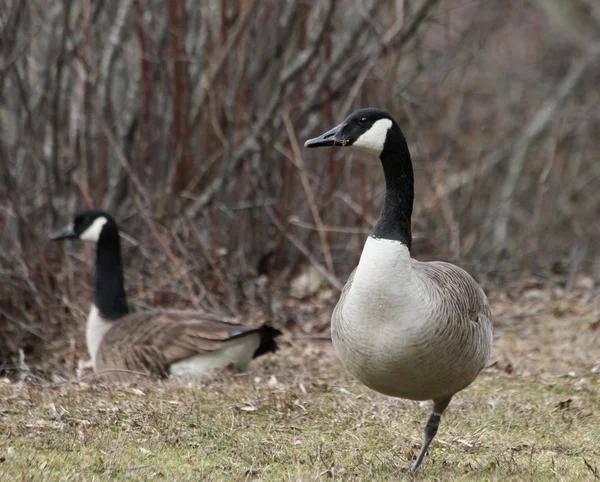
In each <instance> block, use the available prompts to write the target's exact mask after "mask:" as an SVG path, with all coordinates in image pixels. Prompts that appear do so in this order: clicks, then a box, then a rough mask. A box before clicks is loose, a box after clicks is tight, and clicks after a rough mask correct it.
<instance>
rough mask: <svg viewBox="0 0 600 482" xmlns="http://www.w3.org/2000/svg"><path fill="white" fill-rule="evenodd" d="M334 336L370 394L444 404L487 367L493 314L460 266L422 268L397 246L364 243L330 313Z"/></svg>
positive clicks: (347, 364)
mask: <svg viewBox="0 0 600 482" xmlns="http://www.w3.org/2000/svg"><path fill="white" fill-rule="evenodd" d="M453 293H454V294H455V296H451V294H453ZM331 336H332V339H333V344H334V346H335V349H336V351H337V353H338V354H339V357H340V359H341V360H342V363H343V364H344V366H345V367H346V369H347V370H348V371H349V372H350V373H351V374H352V375H354V376H355V377H356V378H358V379H359V380H360V381H361V382H362V383H364V384H365V385H367V386H368V387H369V388H372V389H373V390H376V391H378V392H381V393H384V394H386V395H390V396H393V397H401V398H408V399H411V400H437V399H445V398H447V397H451V396H452V395H453V394H455V393H457V392H459V391H460V390H462V389H463V388H465V387H467V386H468V385H470V384H471V382H472V381H473V380H475V378H476V377H477V375H478V374H479V372H480V371H481V370H482V368H483V367H484V366H485V363H486V362H487V360H488V358H489V356H490V354H491V349H492V326H491V313H490V308H489V304H488V301H487V298H486V296H485V294H484V293H483V291H482V289H481V288H480V287H479V285H478V284H477V283H476V282H475V280H474V279H473V278H472V277H471V276H469V274H468V273H466V272H465V271H464V270H462V269H461V268H459V267H458V266H455V265H453V264H450V263H443V262H439V261H433V262H426V263H422V262H419V261H416V260H414V259H412V258H410V254H409V252H408V249H407V248H406V246H404V245H402V244H401V243H399V242H398V241H390V240H385V239H377V238H373V237H369V238H368V240H367V242H366V245H365V249H364V250H363V253H362V256H361V259H360V262H359V265H358V267H357V268H356V269H355V270H354V272H353V273H352V274H351V275H350V278H349V280H348V282H347V283H346V286H345V287H344V290H343V292H342V295H341V297H340V300H339V302H338V304H337V306H336V308H335V310H334V312H333V316H332V319H331Z"/></svg>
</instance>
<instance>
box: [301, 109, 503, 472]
mask: <svg viewBox="0 0 600 482" xmlns="http://www.w3.org/2000/svg"><path fill="white" fill-rule="evenodd" d="M323 146H344V147H353V148H356V149H360V150H362V151H366V152H368V153H371V154H375V155H376V156H378V157H379V159H380V160H381V165H382V167H383V172H384V176H385V185H386V192H385V199H384V202H383V209H382V211H381V214H380V216H379V220H378V221H377V224H376V225H375V228H374V229H373V231H372V232H371V234H370V235H369V237H368V238H367V241H366V243H365V246H364V248H363V252H362V255H361V257H360V261H359V263H358V266H357V267H356V268H355V269H354V271H353V272H352V274H351V275H350V278H349V279H348V282H347V283H346V286H345V287H344V289H343V291H342V294H341V296H340V300H339V302H338V304H337V306H336V307H335V310H334V312H333V316H332V319H331V337H332V340H333V344H334V347H335V349H336V351H337V353H338V355H339V357H340V359H341V361H342V363H343V365H344V366H345V367H346V369H347V370H348V371H349V372H350V373H351V374H352V375H354V376H355V377H356V378H358V379H359V380H360V381H361V382H362V383H364V384H365V385H366V386H368V387H369V388H372V389H373V390H376V391H378V392H381V393H384V394H386V395H390V396H392V397H400V398H407V399H411V400H433V411H432V413H431V415H430V417H429V420H428V421H427V424H426V426H425V436H424V440H423V445H422V447H421V451H420V452H419V455H418V456H417V459H416V460H415V462H414V464H413V466H412V470H413V471H416V470H417V469H418V468H419V466H420V465H421V462H422V461H423V457H424V456H425V453H426V452H427V448H428V447H429V444H430V443H431V441H432V440H433V438H434V437H435V434H436V432H437V429H438V426H439V423H440V418H441V416H442V413H444V410H445V409H446V407H447V406H448V404H449V403H450V400H451V399H452V397H453V396H454V394H455V393H457V392H459V391H460V390H462V389H464V388H465V387H467V386H468V385H470V384H471V382H473V380H475V378H476V377H477V375H478V374H479V372H480V371H481V370H482V369H483V367H484V366H485V364H486V362H487V360H488V358H489V356H490V354H491V351H492V340H493V335H492V322H491V312H490V307H489V303H488V300H487V297H486V296H485V293H484V292H483V290H482V289H481V287H480V286H479V285H478V284H477V282H476V281H475V280H474V279H473V278H472V277H471V276H470V275H469V274H468V273H467V272H466V271H464V270H463V269H461V268H459V267H458V266H455V265H453V264H449V263H444V262H441V261H433V262H426V263H423V262H420V261H417V260H415V259H412V258H411V253H410V249H411V224H410V221H411V214H412V206H413V198H414V179H413V169H412V163H411V159H410V153H409V151H408V146H407V144H406V140H405V139H404V135H403V134H402V131H401V130H400V127H399V126H398V124H397V123H396V121H394V119H392V117H391V116H390V115H389V114H388V113H386V112H384V111H382V110H379V109H372V108H369V109H361V110H359V111H357V112H354V113H353V114H351V115H350V116H349V117H348V118H347V119H346V120H345V121H344V122H342V123H341V124H340V125H338V126H337V127H334V128H333V129H331V130H330V131H328V132H326V133H325V134H323V135H321V136H320V137H316V138H314V139H310V140H308V141H306V143H305V147H323Z"/></svg>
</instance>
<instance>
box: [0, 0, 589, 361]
mask: <svg viewBox="0 0 600 482" xmlns="http://www.w3.org/2000/svg"><path fill="white" fill-rule="evenodd" d="M0 25H1V29H0V30H1V41H0V86H1V90H0V120H1V128H0V136H1V137H0V233H1V234H0V370H2V369H9V368H10V367H11V366H13V365H14V363H16V353H17V352H18V350H19V349H23V350H24V352H25V353H26V354H27V355H28V356H32V357H38V358H39V359H41V360H46V359H48V356H49V355H54V357H55V358H57V359H59V360H62V361H64V360H65V359H67V361H68V357H69V356H71V355H72V354H73V353H84V352H85V347H84V344H83V340H82V336H81V333H82V328H81V324H82V322H83V320H84V319H85V316H86V312H87V310H88V308H89V304H90V301H91V299H92V295H91V291H92V289H93V277H92V276H93V274H92V273H93V270H92V269H91V266H92V264H93V256H92V249H91V247H89V246H87V247H85V248H83V249H81V250H80V249H76V248H74V247H73V246H57V245H51V244H50V243H48V241H47V234H48V233H49V232H51V231H53V230H55V229H57V228H59V227H61V226H62V225H63V224H66V223H67V222H69V221H70V220H71V218H72V216H73V214H74V213H75V212H76V211H77V210H79V209H80V208H82V207H87V206H94V207H101V208H104V209H107V210H109V211H110V212H111V213H113V214H114V215H115V217H116V218H117V220H118V222H119V223H120V225H121V227H122V230H123V235H124V237H125V242H124V246H123V248H124V257H125V263H126V269H127V273H126V279H127V288H128V294H129V296H130V299H131V301H132V306H133V308H134V309H143V308H144V307H147V306H161V305H168V306H179V307H197V308H202V309H206V310H209V311H212V312H215V313H223V314H234V315H240V316H243V317H245V318H246V319H247V321H249V322H258V321H260V320H261V319H272V321H273V322H275V323H279V324H285V323H287V322H296V323H304V324H305V325H306V326H307V327H308V328H306V330H308V331H310V330H326V329H327V326H328V322H329V319H328V318H329V317H328V313H329V308H330V305H331V304H332V303H334V302H335V299H336V297H337V290H338V289H339V287H340V286H342V285H343V282H344V281H345V279H346V277H347V275H348V274H349V272H350V271H351V269H352V268H353V266H354V265H355V264H356V262H357V260H358V256H359V254H360V251H361V248H362V243H363V242H364V238H365V236H366V234H367V233H368V231H369V229H370V227H371V226H372V225H373V223H374V222H375V220H376V218H377V215H378V211H379V208H380V205H381V202H382V195H383V190H384V186H383V182H382V173H381V170H380V166H379V163H378V161H377V160H376V159H374V158H371V157H369V156H366V155H362V154H360V153H354V152H350V151H344V152H342V151H341V150H333V149H331V150H321V151H319V150H317V151H306V150H304V149H303V148H302V144H303V142H304V140H305V139H306V138H308V137H312V136H314V135H317V134H320V133H321V132H322V131H323V130H324V129H328V128H330V127H332V126H333V125H335V124H336V123H338V122H340V121H341V120H342V119H343V118H344V117H345V116H346V115H347V114H348V113H350V112H351V111H352V110H354V109H356V108H359V107H366V106H377V107H381V108H384V109H385V110H387V111H389V112H390V113H391V114H392V115H393V116H394V117H395V118H396V119H397V120H398V122H399V123H400V125H401V127H402V128H403V130H404V131H405V134H406V137H407V139H408V142H409V146H410V148H411V152H412V157H413V163H414V166H415V174H416V200H415V211H414V218H413V225H414V237H415V242H414V255H415V257H417V258H419V259H428V258H430V257H435V258H437V259H446V260H452V261H455V262H458V263H459V264H461V265H463V266H465V267H466V268H467V269H468V270H470V271H471V272H472V273H473V274H475V275H476V276H478V277H479V278H480V279H482V280H484V281H485V280H488V281H490V280H492V281H497V282H500V283H501V282H504V281H506V280H507V279H509V278H510V277H511V276H518V275H519V273H523V272H528V273H531V272H533V273H535V274H536V276H538V277H539V279H544V277H546V276H550V275H552V274H560V275H563V276H564V277H565V283H566V284H567V287H568V284H569V282H570V280H572V278H573V276H574V274H575V273H577V272H579V271H585V272H588V273H591V274H592V276H594V277H595V279H596V280H597V279H598V278H599V277H600V275H598V272H599V271H600V258H599V257H598V249H597V247H598V245H599V243H600V189H599V186H600V182H599V180H600V154H599V152H600V151H599V142H598V141H599V139H600V109H599V106H600V89H599V88H598V86H599V85H600V56H599V54H598V52H599V47H600V3H599V2H597V1H594V0H571V1H569V2H564V1H562V0H537V1H521V0H519V1H516V0H504V1H466V0H446V1H436V0H420V1H419V0H387V1H383V0H381V1H379V0H377V1H376V0H371V1H370V0H318V1H314V2H309V1H299V0H285V1H284V0H277V1H275V0H260V1H259V0H203V1H192V0H188V1H186V0H119V1H116V0H115V1H107V2H94V1H92V0H62V1H50V0H2V8H0ZM594 273H595V274H594ZM490 282H491V281H490ZM323 290H325V291H326V292H327V293H329V296H323V297H322V298H318V296H317V297H316V298H317V301H318V300H319V299H322V300H324V301H323V304H324V305H325V306H326V308H327V309H325V310H323V311H322V312H321V311H315V312H313V315H312V318H311V316H305V317H302V316H300V315H299V313H300V312H301V311H302V309H303V306H304V305H302V304H300V303H297V304H293V303H291V304H290V303H288V302H287V301H286V300H288V299H289V298H290V296H295V297H296V298H307V297H309V298H310V296H311V295H314V294H315V293H317V292H322V291H323ZM314 298H315V297H314V296H313V299H314ZM328 303H329V304H328ZM61 363H62V362H61Z"/></svg>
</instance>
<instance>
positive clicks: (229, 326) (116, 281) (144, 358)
mask: <svg viewBox="0 0 600 482" xmlns="http://www.w3.org/2000/svg"><path fill="white" fill-rule="evenodd" d="M50 239H52V240H62V239H80V240H83V241H91V242H94V243H96V295H95V302H94V304H93V306H92V308H91V310H90V313H89V316H88V320H87V328H86V342H87V348H88V352H89V354H90V358H91V359H92V365H93V368H94V371H96V372H97V371H100V370H115V371H113V372H109V373H108V375H109V377H110V378H112V379H115V380H127V379H129V378H131V376H130V375H127V373H124V372H119V370H125V371H132V372H141V373H144V374H146V375H148V376H151V377H159V378H165V377H168V376H178V377H183V376H192V377H202V376H204V375H207V374H209V372H212V371H213V370H215V369H219V368H224V367H233V368H235V369H237V370H245V369H246V367H247V366H248V364H249V362H250V360H251V359H253V358H256V357H257V356H260V355H262V354H264V353H269V352H274V351H275V350H277V344H276V342H275V340H274V338H275V337H277V336H279V335H281V332H280V331H279V330H277V329H275V328H272V327H270V326H261V327H249V326H245V325H241V324H237V323H230V322H226V321H221V320H217V319H214V318H212V317H210V316H206V315H205V314H203V313H199V312H194V311H174V310H162V311H156V312H139V313H135V314H129V308H128V306H127V298H126V295H125V287H124V278H123V262H122V257H121V243H120V240H119V229H118V227H117V223H116V222H115V220H114V219H113V217H112V216H111V215H110V214H108V213H107V212H104V211H99V210H86V211H83V212H81V213H79V214H78V215H77V216H76V217H75V219H74V220H73V222H72V223H71V224H69V225H68V226H67V227H66V228H65V229H64V230H63V231H61V232H58V233H55V234H53V235H51V236H50Z"/></svg>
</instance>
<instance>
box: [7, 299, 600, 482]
mask: <svg viewBox="0 0 600 482" xmlns="http://www.w3.org/2000/svg"><path fill="white" fill-rule="evenodd" d="M523 296H525V295H523ZM492 301H493V303H494V304H495V307H494V308H495V312H496V313H499V316H498V322H497V324H496V326H497V328H496V334H497V337H496V339H497V341H496V344H495V353H494V357H493V360H492V366H491V367H490V368H488V369H486V370H485V371H484V372H483V373H482V375H481V376H480V377H479V378H478V379H477V380H476V382H475V383H474V384H473V385H472V386H471V387H470V388H469V389H467V390H465V391H463V392H461V393H459V394H458V395H457V396H456V397H455V399H454V400H453V402H452V404H451V405H450V408H449V409H448V411H447V412H446V414H445V415H444V417H442V423H441V425H440V430H439V432H438V436H437V437H436V439H435V440H434V442H433V444H432V446H431V449H430V452H429V454H428V455H427V457H426V458H425V461H424V462H423V465H422V467H421V470H420V472H419V474H418V475H417V476H416V477H415V479H417V480H477V481H479V480H519V481H521V480H534V481H537V480H539V481H546V480H578V481H579V480H599V479H600V388H599V386H600V383H599V382H600V380H599V375H600V374H599V373H598V369H597V368H598V364H599V363H600V349H599V346H600V343H599V341H600V339H599V336H598V331H597V330H596V331H594V330H592V329H591V328H590V327H592V326H596V325H595V322H596V321H597V320H598V315H599V314H600V309H599V308H600V306H599V305H598V303H591V304H589V305H586V307H585V308H581V306H582V305H579V304H577V302H576V300H572V303H571V305H570V306H572V307H576V309H575V308H573V309H571V310H566V311H565V310H563V311H560V312H558V311H557V310H556V309H555V307H554V305H553V303H554V302H553V301H552V300H550V301H549V300H541V301H539V303H540V304H541V305H543V310H541V309H539V307H537V308H536V307H535V306H529V305H528V303H526V302H525V301H523V302H522V303H521V304H520V305H518V306H517V305H516V304H513V303H508V304H503V301H502V299H500V298H495V299H493V300H492ZM557 303H563V301H562V300H560V299H558V300H557ZM530 304H531V303H530ZM577 307H579V308H577ZM519 313H521V314H522V313H532V314H531V315H528V316H520V315H519ZM540 313H541V314H540ZM569 347H570V349H569ZM252 370H253V372H252V373H251V374H248V375H245V376H238V377H226V378H222V379H216V380H211V381H205V382H202V383H199V384H190V383H185V382H177V381H168V382H147V383H142V384H138V385H132V386H118V385H106V384H103V383H102V382H101V380H100V381H93V380H92V379H88V380H87V381H88V382H89V383H85V382H81V383H78V384H64V385H61V386H39V385H36V384H33V383H28V384H22V383H11V382H9V381H8V380H4V381H0V433H1V435H2V438H1V440H2V443H1V445H0V480H2V481H9V480H111V479H112V480H114V479H118V480H124V479H128V480H319V479H329V478H333V479H336V480H390V479H392V480H398V479H407V480H410V479H412V478H413V477H412V476H411V475H410V474H408V473H407V469H408V467H410V463H411V461H412V460H413V458H414V456H415V455H416V452H417V451H418V448H419V446H420V444H421V437H422V430H423V427H424V424H425V421H426V419H427V416H428V413H429V405H428V404H420V403H418V402H411V401H406V400H396V399H391V398H388V397H385V396H383V395H379V394H377V393H375V392H372V391H370V390H369V389H367V388H365V387H363V386H362V385H360V384H359V383H357V382H356V381H354V380H352V379H351V378H350V377H349V376H348V375H346V373H345V372H344V370H343V368H342V367H341V365H340V364H339V362H338V361H337V358H336V357H335V354H334V352H333V349H332V348H331V346H330V344H329V343H328V342H323V341H312V342H311V341H295V342H294V343H292V344H291V345H289V346H284V347H283V349H282V350H281V351H280V353H279V354H278V355H276V356H272V357H269V358H266V359H262V360H261V361H257V362H256V363H254V365H253V368H252Z"/></svg>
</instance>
